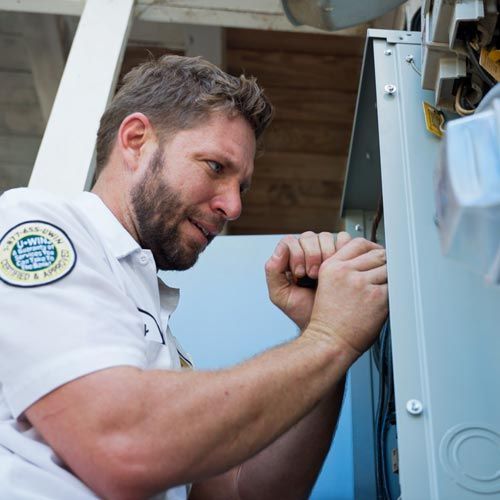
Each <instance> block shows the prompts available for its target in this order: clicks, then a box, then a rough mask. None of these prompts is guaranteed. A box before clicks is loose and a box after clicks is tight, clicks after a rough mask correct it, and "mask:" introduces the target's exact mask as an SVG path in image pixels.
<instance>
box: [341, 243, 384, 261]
mask: <svg viewBox="0 0 500 500" xmlns="http://www.w3.org/2000/svg"><path fill="white" fill-rule="evenodd" d="M375 248H382V246H381V245H377V243H373V242H371V241H368V240H365V239H364V238H354V239H353V240H350V241H348V242H347V243H345V244H344V246H343V247H342V248H341V249H340V250H338V249H337V253H336V254H335V258H336V259H338V260H351V259H355V258H356V257H359V256H360V255H363V254H364V253H366V252H369V251H370V250H374V249H375Z"/></svg>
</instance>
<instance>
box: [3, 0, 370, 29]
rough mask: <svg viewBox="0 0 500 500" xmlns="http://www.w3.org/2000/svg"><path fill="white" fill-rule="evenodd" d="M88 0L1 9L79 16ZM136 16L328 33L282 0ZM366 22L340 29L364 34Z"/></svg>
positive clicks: (195, 5)
mask: <svg viewBox="0 0 500 500" xmlns="http://www.w3.org/2000/svg"><path fill="white" fill-rule="evenodd" d="M84 6H85V0H43V1H41V0H0V9H3V10H11V11H17V12H33V13H40V14H63V15H73V16H80V15H81V13H82V11H83V8H84ZM134 17H135V18H136V19H140V20H144V21H156V22H165V23H185V24H202V25H212V26H222V27H228V28H229V27H233V28H249V29H263V30H275V31H296V32H306V33H325V34H326V33H328V32H325V31H320V30H317V29H315V28H310V27H306V26H300V27H296V26H293V25H292V24H291V23H290V21H288V19H287V18H286V16H285V14H284V12H283V8H282V5H281V0H137V1H136V5H135V8H134ZM365 32H366V25H361V26H356V27H354V28H350V29H347V30H342V31H339V32H337V34H346V35H364V34H365Z"/></svg>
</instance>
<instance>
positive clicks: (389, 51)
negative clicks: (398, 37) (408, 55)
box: [384, 49, 392, 56]
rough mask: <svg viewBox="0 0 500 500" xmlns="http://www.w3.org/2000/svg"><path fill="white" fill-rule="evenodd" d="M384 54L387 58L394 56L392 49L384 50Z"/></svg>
mask: <svg viewBox="0 0 500 500" xmlns="http://www.w3.org/2000/svg"><path fill="white" fill-rule="evenodd" d="M384 54H385V55H386V56H390V55H391V54H392V50H391V49H385V50H384Z"/></svg>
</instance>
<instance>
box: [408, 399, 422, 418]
mask: <svg viewBox="0 0 500 500" xmlns="http://www.w3.org/2000/svg"><path fill="white" fill-rule="evenodd" d="M406 411H407V412H408V413H409V414H410V415H420V414H421V413H422V412H423V411H424V408H423V406H422V403H421V401H419V400H418V399H410V400H409V401H408V402H407V403H406Z"/></svg>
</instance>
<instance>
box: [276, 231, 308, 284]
mask: <svg viewBox="0 0 500 500" xmlns="http://www.w3.org/2000/svg"><path fill="white" fill-rule="evenodd" d="M281 241H282V242H283V243H284V244H285V245H286V246H287V248H288V252H289V253H288V270H289V271H291V272H292V274H293V276H294V277H296V278H302V277H303V276H305V275H306V259H305V256H304V250H303V248H302V246H301V245H300V243H299V240H298V239H297V238H296V237H295V236H291V235H289V236H285V237H284V238H283V239H282V240H281Z"/></svg>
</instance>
